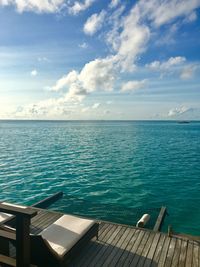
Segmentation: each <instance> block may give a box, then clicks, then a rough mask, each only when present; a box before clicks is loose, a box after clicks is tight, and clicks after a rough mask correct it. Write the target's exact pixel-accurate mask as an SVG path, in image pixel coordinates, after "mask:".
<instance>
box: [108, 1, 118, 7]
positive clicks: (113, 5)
mask: <svg viewBox="0 0 200 267" xmlns="http://www.w3.org/2000/svg"><path fill="white" fill-rule="evenodd" d="M119 3H120V0H111V2H110V4H109V7H110V8H115V7H116V6H118V5H119Z"/></svg>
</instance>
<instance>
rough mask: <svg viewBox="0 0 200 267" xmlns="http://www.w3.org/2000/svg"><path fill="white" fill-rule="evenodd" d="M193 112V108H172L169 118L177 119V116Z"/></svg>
mask: <svg viewBox="0 0 200 267" xmlns="http://www.w3.org/2000/svg"><path fill="white" fill-rule="evenodd" d="M192 110H193V109H192V108H189V107H186V106H181V107H176V108H172V109H170V110H169V112H168V117H176V116H179V115H182V114H184V113H186V112H189V111H192Z"/></svg>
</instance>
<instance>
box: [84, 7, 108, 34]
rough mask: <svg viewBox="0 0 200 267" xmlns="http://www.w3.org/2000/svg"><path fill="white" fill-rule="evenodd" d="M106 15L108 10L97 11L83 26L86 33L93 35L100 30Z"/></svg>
mask: <svg viewBox="0 0 200 267" xmlns="http://www.w3.org/2000/svg"><path fill="white" fill-rule="evenodd" d="M105 15H106V12H105V11H104V10H102V11H101V12H100V13H99V14H97V13H95V14H93V15H92V16H91V17H89V18H88V19H87V21H86V23H85V25H84V27H83V30H84V33H85V34H88V35H93V34H95V33H96V32H97V31H98V30H100V29H101V27H102V25H103V22H104V18H105Z"/></svg>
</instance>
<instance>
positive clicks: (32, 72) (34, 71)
mask: <svg viewBox="0 0 200 267" xmlns="http://www.w3.org/2000/svg"><path fill="white" fill-rule="evenodd" d="M30 74H31V76H33V77H35V76H37V75H38V72H37V70H32V71H31V73H30Z"/></svg>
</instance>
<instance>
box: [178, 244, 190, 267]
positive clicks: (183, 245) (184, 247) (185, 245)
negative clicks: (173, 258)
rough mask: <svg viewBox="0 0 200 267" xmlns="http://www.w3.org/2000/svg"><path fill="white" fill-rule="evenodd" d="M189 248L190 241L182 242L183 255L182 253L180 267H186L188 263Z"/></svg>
mask: <svg viewBox="0 0 200 267" xmlns="http://www.w3.org/2000/svg"><path fill="white" fill-rule="evenodd" d="M187 247H188V241H185V240H183V241H182V245H181V253H180V257H179V263H178V266H179V267H185V266H186V263H185V260H186V255H187Z"/></svg>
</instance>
